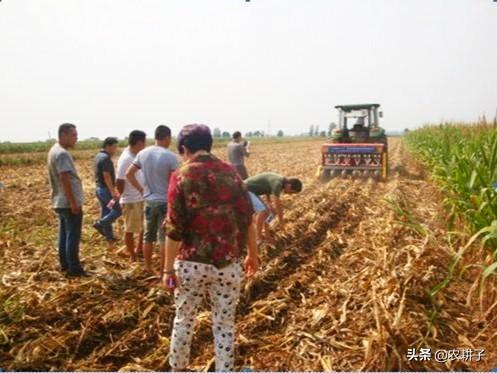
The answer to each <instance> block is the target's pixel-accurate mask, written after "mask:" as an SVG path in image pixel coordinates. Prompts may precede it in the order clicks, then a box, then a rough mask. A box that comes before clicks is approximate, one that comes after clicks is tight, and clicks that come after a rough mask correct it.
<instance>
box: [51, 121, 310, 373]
mask: <svg viewBox="0 0 497 373" xmlns="http://www.w3.org/2000/svg"><path fill="white" fill-rule="evenodd" d="M58 138H59V140H58V142H57V143H56V144H54V146H53V147H52V148H51V150H50V152H49V154H48V171H49V180H50V185H51V188H52V206H53V208H54V210H55V212H56V213H57V214H58V217H59V234H58V236H59V237H58V253H59V262H60V266H61V270H62V271H64V272H66V274H67V275H68V276H87V275H88V274H87V272H85V270H84V269H83V267H82V265H81V262H80V259H79V242H80V238H81V228H82V221H83V212H82V206H83V204H84V195H83V187H82V182H81V179H80V177H79V176H78V172H77V170H76V167H75V164H74V161H73V158H72V156H71V154H70V152H69V149H71V148H72V147H74V145H75V144H76V142H77V129H76V126H75V125H73V124H70V123H65V124H62V125H61V126H60V127H59V131H58ZM170 144H171V130H170V129H169V128H168V127H166V126H159V127H157V129H156V130H155V144H154V145H152V146H148V147H146V134H145V133H144V132H143V131H138V130H136V131H132V132H131V133H130V135H129V137H128V147H127V148H126V149H125V150H124V151H123V152H122V153H121V155H120V157H119V160H118V162H117V171H115V170H114V165H113V161H112V157H113V156H114V155H115V154H116V153H117V150H118V141H117V139H115V138H107V139H105V141H104V143H103V147H102V150H101V151H100V152H99V153H98V154H97V156H96V157H95V183H96V196H97V198H98V200H99V202H100V206H101V216H100V218H99V219H98V220H97V221H96V222H95V223H94V225H93V226H94V228H95V229H96V230H97V231H98V232H100V233H101V234H102V236H104V237H105V239H106V240H107V242H108V244H109V247H110V248H113V247H114V246H115V242H116V238H115V236H114V234H113V231H112V223H113V222H114V221H115V220H116V219H117V218H119V217H120V216H121V215H122V216H123V217H124V227H125V243H126V248H127V250H128V252H129V255H130V258H131V260H137V257H138V255H139V254H140V253H143V258H144V267H145V269H146V270H147V271H151V272H152V271H153V269H152V267H153V266H152V257H153V248H154V243H155V242H156V241H159V247H160V278H161V284H162V285H163V286H164V287H165V288H166V289H168V290H169V291H171V292H174V300H175V305H176V316H175V319H174V324H173V331H172V338H171V347H170V348H171V351H170V365H171V367H172V369H173V370H175V371H184V370H185V369H186V367H187V365H188V363H189V355H190V344H191V340H192V336H193V326H194V321H195V316H196V310H197V308H198V306H199V305H200V303H201V301H202V299H203V297H204V295H205V294H209V296H210V300H211V305H212V313H213V333H214V339H215V352H216V369H217V370H224V371H227V370H232V369H233V365H234V338H235V311H236V304H237V302H238V299H239V296H240V289H241V284H242V281H243V279H244V278H245V276H248V277H250V276H252V275H253V274H254V273H255V272H256V271H257V269H258V266H259V254H258V241H259V242H260V241H262V240H263V239H270V237H269V236H268V234H269V233H268V232H269V229H268V224H269V222H270V220H271V219H272V217H274V216H275V215H276V216H277V217H278V219H279V223H280V225H281V226H283V225H284V217H283V208H282V204H281V202H280V195H281V194H282V193H298V192H300V191H301V190H302V183H301V181H300V180H298V179H296V178H285V177H283V176H280V175H278V174H275V173H263V174H259V175H255V176H252V177H248V176H249V175H248V172H247V169H246V167H245V164H244V160H245V158H246V157H248V156H249V155H250V151H249V149H248V148H249V144H248V143H247V142H244V141H243V139H242V136H241V134H240V133H239V132H236V133H234V134H233V141H232V142H231V143H230V144H229V145H228V159H229V160H230V163H231V164H230V163H227V162H224V161H222V160H220V159H219V158H217V157H216V156H214V155H213V154H212V152H211V150H212V144H213V138H212V135H211V131H210V129H209V127H207V126H205V125H201V124H192V125H187V126H184V127H183V128H182V129H181V131H180V132H179V134H178V136H177V149H178V153H179V155H180V156H181V158H182V159H183V162H182V164H180V163H179V161H178V158H177V156H176V155H175V154H174V153H173V152H171V151H170V150H169V149H168V148H169V146H170ZM264 196H265V197H266V202H264V201H263V199H262V197H264ZM254 214H257V217H256V219H255V224H253V220H254V219H253V215H254ZM263 228H265V229H263ZM263 231H264V232H263ZM143 241H144V242H143Z"/></svg>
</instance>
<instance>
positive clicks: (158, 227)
mask: <svg viewBox="0 0 497 373" xmlns="http://www.w3.org/2000/svg"><path fill="white" fill-rule="evenodd" d="M170 144H171V129H170V128H169V127H167V126H163V125H160V126H158V127H157V128H156V129H155V145H152V146H149V147H147V148H146V149H143V150H142V151H141V152H140V153H138V155H137V156H136V158H135V160H134V161H133V164H132V165H131V167H130V168H129V169H128V171H127V172H126V177H127V178H128V181H129V182H130V183H131V184H132V185H133V186H134V187H135V188H136V189H138V190H139V191H140V192H141V193H142V195H143V198H144V199H145V233H144V240H145V244H144V245H143V258H144V264H145V270H146V271H147V272H149V273H153V272H154V271H153V269H152V256H153V247H154V243H155V242H157V240H158V241H159V246H160V255H161V261H160V264H161V267H160V275H161V277H162V270H163V268H162V264H163V260H162V258H163V257H164V250H165V229H164V226H163V222H164V220H165V218H166V213H167V190H168V186H169V178H170V177H171V174H172V173H173V171H174V170H176V169H177V168H178V159H177V157H176V155H175V154H174V153H173V152H171V151H170V150H169V149H168V148H169V145H170ZM138 171H141V172H142V173H143V178H144V181H145V182H144V184H143V186H141V185H140V184H139V183H138V182H137V180H136V173H138Z"/></svg>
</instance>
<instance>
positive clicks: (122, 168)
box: [116, 148, 143, 204]
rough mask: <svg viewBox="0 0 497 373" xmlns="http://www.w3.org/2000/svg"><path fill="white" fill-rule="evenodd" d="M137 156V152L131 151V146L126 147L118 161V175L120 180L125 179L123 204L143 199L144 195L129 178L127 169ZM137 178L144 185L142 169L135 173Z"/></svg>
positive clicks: (122, 196)
mask: <svg viewBox="0 0 497 373" xmlns="http://www.w3.org/2000/svg"><path fill="white" fill-rule="evenodd" d="M135 158H136V154H133V153H131V152H130V150H129V148H126V149H124V151H123V152H122V153H121V156H120V157H119V160H118V161H117V175H116V177H117V178H118V179H120V180H124V191H123V193H122V194H121V199H120V202H121V203H122V204H126V203H136V202H141V201H143V196H142V194H141V193H140V191H139V190H138V189H136V188H135V187H134V186H133V185H132V184H131V183H130V182H129V181H128V179H127V177H126V171H127V170H128V168H129V166H131V165H132V164H133V161H134V160H135ZM135 176H136V179H137V180H138V182H139V183H140V185H142V186H143V173H142V171H141V170H138V172H137V173H136V174H135Z"/></svg>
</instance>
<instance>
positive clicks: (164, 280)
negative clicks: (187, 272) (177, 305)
mask: <svg viewBox="0 0 497 373" xmlns="http://www.w3.org/2000/svg"><path fill="white" fill-rule="evenodd" d="M170 279H172V280H173V281H174V284H173V286H170V285H169V284H168V282H169V281H171V280H170ZM162 286H163V287H164V289H166V290H167V291H169V292H173V291H174V289H176V288H177V287H178V286H179V278H178V276H176V275H175V274H174V275H169V274H166V273H164V275H162Z"/></svg>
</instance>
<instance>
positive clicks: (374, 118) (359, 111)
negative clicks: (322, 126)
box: [331, 104, 385, 143]
mask: <svg viewBox="0 0 497 373" xmlns="http://www.w3.org/2000/svg"><path fill="white" fill-rule="evenodd" d="M379 108H380V105H379V104H359V105H337V106H335V109H337V110H338V128H336V129H335V130H334V131H333V132H332V135H331V137H332V139H333V140H334V141H336V142H355V143H357V142H361V141H366V142H369V141H370V140H374V139H377V138H381V137H382V136H384V135H385V131H384V130H383V129H382V128H381V127H380V124H379V118H380V117H382V116H383V113H382V112H381V111H380V109H379Z"/></svg>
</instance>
